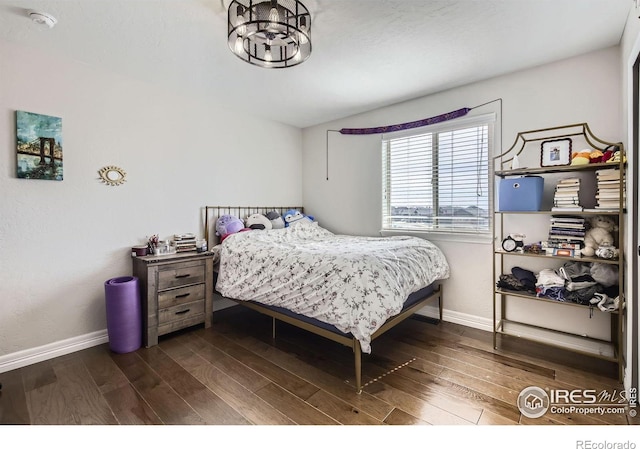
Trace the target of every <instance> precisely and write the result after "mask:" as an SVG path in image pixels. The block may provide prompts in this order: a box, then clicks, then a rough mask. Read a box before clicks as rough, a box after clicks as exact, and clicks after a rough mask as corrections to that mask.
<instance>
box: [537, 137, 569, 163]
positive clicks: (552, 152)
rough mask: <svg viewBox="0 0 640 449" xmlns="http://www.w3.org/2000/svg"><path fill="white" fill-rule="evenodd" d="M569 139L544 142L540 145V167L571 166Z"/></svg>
mask: <svg viewBox="0 0 640 449" xmlns="http://www.w3.org/2000/svg"><path fill="white" fill-rule="evenodd" d="M571 144H572V142H571V139H570V138H568V137H565V138H562V139H555V140H545V141H544V142H542V144H541V145H540V147H541V149H540V166H541V167H554V166H557V165H570V164H571Z"/></svg>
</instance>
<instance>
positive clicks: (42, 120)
mask: <svg viewBox="0 0 640 449" xmlns="http://www.w3.org/2000/svg"><path fill="white" fill-rule="evenodd" d="M16 156H17V170H16V173H17V176H18V178H25V179H49V180H54V181H62V178H63V177H62V167H63V164H62V119H61V118H60V117H53V116H50V115H43V114H35V113H33V112H25V111H16Z"/></svg>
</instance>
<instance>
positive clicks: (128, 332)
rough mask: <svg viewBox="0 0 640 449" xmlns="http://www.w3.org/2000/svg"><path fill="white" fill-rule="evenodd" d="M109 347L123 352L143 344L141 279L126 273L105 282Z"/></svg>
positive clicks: (114, 350)
mask: <svg viewBox="0 0 640 449" xmlns="http://www.w3.org/2000/svg"><path fill="white" fill-rule="evenodd" d="M104 294H105V302H106V308H107V333H108V334H109V348H110V349H111V350H112V351H113V352H117V353H120V354H124V353H127V352H133V351H135V350H136V349H138V348H140V346H142V310H141V305H140V290H139V288H138V278H137V277H134V276H123V277H117V278H113V279H109V280H108V281H106V282H105V283H104Z"/></svg>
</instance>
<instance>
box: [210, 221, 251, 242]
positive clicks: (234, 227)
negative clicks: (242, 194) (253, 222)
mask: <svg viewBox="0 0 640 449" xmlns="http://www.w3.org/2000/svg"><path fill="white" fill-rule="evenodd" d="M246 229H247V228H245V227H244V222H243V221H242V220H240V219H239V218H238V217H236V216H234V215H220V217H218V220H217V221H216V235H217V236H218V237H220V242H222V241H223V240H224V239H226V238H227V236H229V235H231V234H235V233H236V232H240V231H243V230H246Z"/></svg>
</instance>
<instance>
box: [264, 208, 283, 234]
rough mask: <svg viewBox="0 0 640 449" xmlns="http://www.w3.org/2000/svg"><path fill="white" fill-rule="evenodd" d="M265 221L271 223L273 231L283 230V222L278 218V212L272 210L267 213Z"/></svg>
mask: <svg viewBox="0 0 640 449" xmlns="http://www.w3.org/2000/svg"><path fill="white" fill-rule="evenodd" d="M265 216H266V217H267V219H268V220H269V221H270V222H271V227H272V228H273V229H283V228H284V220H283V219H282V217H281V216H280V214H279V213H278V212H276V211H275V210H272V211H271V212H267V214H266V215H265Z"/></svg>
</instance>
